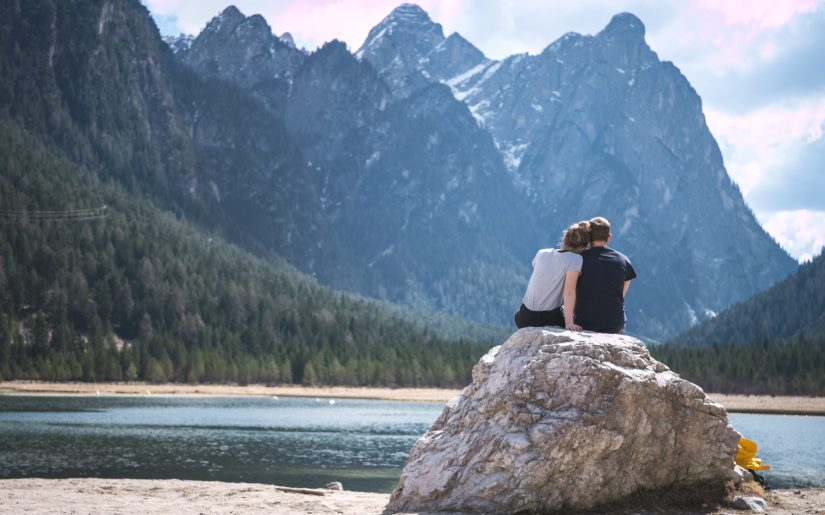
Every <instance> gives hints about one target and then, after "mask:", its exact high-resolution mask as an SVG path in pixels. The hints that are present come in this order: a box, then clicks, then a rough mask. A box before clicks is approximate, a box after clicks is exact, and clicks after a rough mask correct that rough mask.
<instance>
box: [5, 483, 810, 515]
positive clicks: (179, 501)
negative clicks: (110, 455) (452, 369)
mask: <svg viewBox="0 0 825 515" xmlns="http://www.w3.org/2000/svg"><path fill="white" fill-rule="evenodd" d="M389 497H390V496H389V494H374V493H362V492H347V491H343V492H341V491H332V490H316V489H304V488H285V487H279V486H273V485H261V484H253V483H220V482H214V481H178V480H146V479H96V478H83V479H4V480H0V506H2V512H3V513H4V514H8V515H12V514H22V513H27V514H31V513H43V514H45V513H49V514H51V513H65V514H70V513H71V514H81V513H82V514H98V513H100V514H103V513H140V514H142V515H149V514H160V513H174V514H175V515H186V514H190V513H191V514H196V513H197V514H200V513H278V514H279V515H280V514H283V515H289V514H310V513H312V514H315V513H325V514H326V513H342V514H349V513H353V514H356V513H357V514H380V513H382V512H383V510H384V506H386V504H387V502H388V501H389ZM766 497H767V501H768V502H769V504H770V505H769V509H768V512H769V513H775V514H781V515H789V514H796V513H821V512H822V511H823V510H825V489H823V488H811V489H802V490H775V491H773V492H769V493H768V495H767V496H766ZM642 512H643V513H645V514H654V513H674V512H673V511H672V510H667V511H663V512H660V511H657V510H651V509H649V508H647V509H644V510H642ZM615 513H621V514H625V513H627V514H629V513H639V511H638V510H627V509H623V510H621V511H618V512H615ZM678 513H682V514H685V515H688V514H693V513H696V514H699V513H702V514H705V515H709V514H722V513H728V514H729V513H736V510H732V509H731V508H726V507H717V508H716V509H714V508H712V507H709V508H705V509H698V510H696V511H692V510H679V511H678ZM740 513H741V512H740Z"/></svg>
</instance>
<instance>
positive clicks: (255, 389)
mask: <svg viewBox="0 0 825 515" xmlns="http://www.w3.org/2000/svg"><path fill="white" fill-rule="evenodd" d="M98 392H99V393H98ZM459 392H460V390H450V389H447V388H358V387H349V386H323V387H320V386H319V387H308V386H296V385H285V386H266V385H263V384H254V385H247V386H238V385H231V384H225V385H224V384H207V385H188V384H174V383H167V384H148V383H46V382H39V381H0V394H2V393H26V394H31V393H43V394H49V393H51V394H76V395H221V396H223V395H226V396H233V395H242V396H266V397H271V396H273V395H276V396H278V397H333V398H338V399H381V400H387V401H413V402H446V401H448V400H450V399H452V398H453V397H455V396H456V395H458V393H459Z"/></svg>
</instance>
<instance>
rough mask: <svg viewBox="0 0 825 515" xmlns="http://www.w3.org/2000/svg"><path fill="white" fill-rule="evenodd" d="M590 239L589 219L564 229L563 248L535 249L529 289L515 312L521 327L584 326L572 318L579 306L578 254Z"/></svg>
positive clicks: (567, 327) (578, 327)
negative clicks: (577, 302) (577, 289)
mask: <svg viewBox="0 0 825 515" xmlns="http://www.w3.org/2000/svg"><path fill="white" fill-rule="evenodd" d="M589 242H590V223H589V222H579V223H577V224H573V225H571V226H570V227H568V228H567V230H566V231H565V232H564V237H563V238H562V241H561V250H556V249H541V250H539V251H538V252H537V253H536V257H534V258H533V274H532V275H531V276H530V282H528V283H527V292H526V293H525V294H524V300H523V302H522V304H521V308H520V309H519V310H518V312H517V313H516V315H515V322H516V326H517V327H518V328H519V329H521V328H522V327H544V326H548V325H552V326H558V327H564V328H566V329H569V330H571V331H581V327H580V326H578V325H576V323H575V322H574V321H573V313H574V312H575V309H576V282H577V281H578V280H579V274H580V273H581V270H582V257H581V256H580V255H579V254H580V253H581V251H583V250H584V249H586V248H587V244H588V243H589ZM562 305H563V306H564V311H563V312H562Z"/></svg>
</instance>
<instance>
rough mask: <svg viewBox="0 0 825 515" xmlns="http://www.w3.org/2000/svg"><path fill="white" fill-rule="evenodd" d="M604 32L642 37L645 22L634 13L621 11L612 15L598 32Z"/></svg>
mask: <svg viewBox="0 0 825 515" xmlns="http://www.w3.org/2000/svg"><path fill="white" fill-rule="evenodd" d="M606 34H610V35H616V36H624V37H632V38H637V39H642V38H644V37H645V24H644V23H642V20H640V19H639V18H638V17H637V16H636V15H635V14H632V13H628V12H622V13H619V14H617V15H615V16H613V18H612V19H611V20H610V23H608V24H607V27H605V28H604V30H603V31H602V32H601V33H600V35H606Z"/></svg>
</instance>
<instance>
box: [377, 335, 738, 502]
mask: <svg viewBox="0 0 825 515" xmlns="http://www.w3.org/2000/svg"><path fill="white" fill-rule="evenodd" d="M738 439H739V434H738V433H737V432H736V431H734V429H733V428H732V427H731V426H730V424H728V419H727V412H726V411H725V409H724V408H723V407H722V406H721V405H719V404H717V403H715V402H713V401H712V400H710V399H709V398H708V397H707V396H706V395H705V393H704V392H703V391H702V389H701V388H699V387H698V386H696V385H695V384H693V383H690V382H688V381H685V380H683V379H681V378H680V377H679V376H678V375H677V374H675V373H674V372H672V371H671V370H670V369H669V368H668V367H666V366H665V365H663V364H662V363H659V362H658V361H656V360H654V359H653V358H652V357H651V356H650V353H649V352H648V350H647V348H645V346H644V344H642V342H640V341H639V340H637V339H635V338H631V337H628V336H620V335H607V334H598V333H574V332H568V331H563V330H561V329H522V330H520V331H518V332H516V333H515V334H513V336H512V337H510V339H509V340H507V342H505V343H504V345H501V346H498V347H495V348H493V349H492V350H490V352H488V353H487V354H486V355H485V356H484V357H483V358H481V361H480V362H479V363H478V364H477V365H476V366H475V368H474V369H473V382H472V384H471V385H469V386H468V387H466V388H465V389H464V390H463V391H462V392H461V394H460V395H459V396H458V397H457V398H455V399H453V400H452V401H450V402H449V403H448V404H447V406H446V407H445V409H444V412H443V413H442V414H441V416H440V417H439V418H438V420H436V421H435V423H434V424H433V425H432V427H431V428H430V429H429V431H427V433H426V434H425V435H424V436H422V437H421V438H420V439H419V440H418V441H417V442H416V444H415V446H414V447H413V449H412V451H411V452H410V456H409V460H408V462H407V465H406V467H404V471H403V473H402V475H401V480H400V483H399V486H398V488H396V490H395V492H393V494H392V497H391V500H390V504H389V505H388V506H387V509H388V511H392V512H396V511H471V512H472V511H482V512H516V511H521V510H529V511H550V510H558V509H562V508H590V507H593V506H597V505H599V504H601V503H606V502H609V501H612V500H615V499H619V498H622V497H625V496H627V495H629V494H632V493H633V492H635V491H637V490H640V489H659V488H668V487H683V486H691V485H694V484H700V483H708V482H720V481H724V480H725V479H726V478H729V477H730V474H731V470H732V469H733V466H734V456H735V455H736V451H737V442H738Z"/></svg>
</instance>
